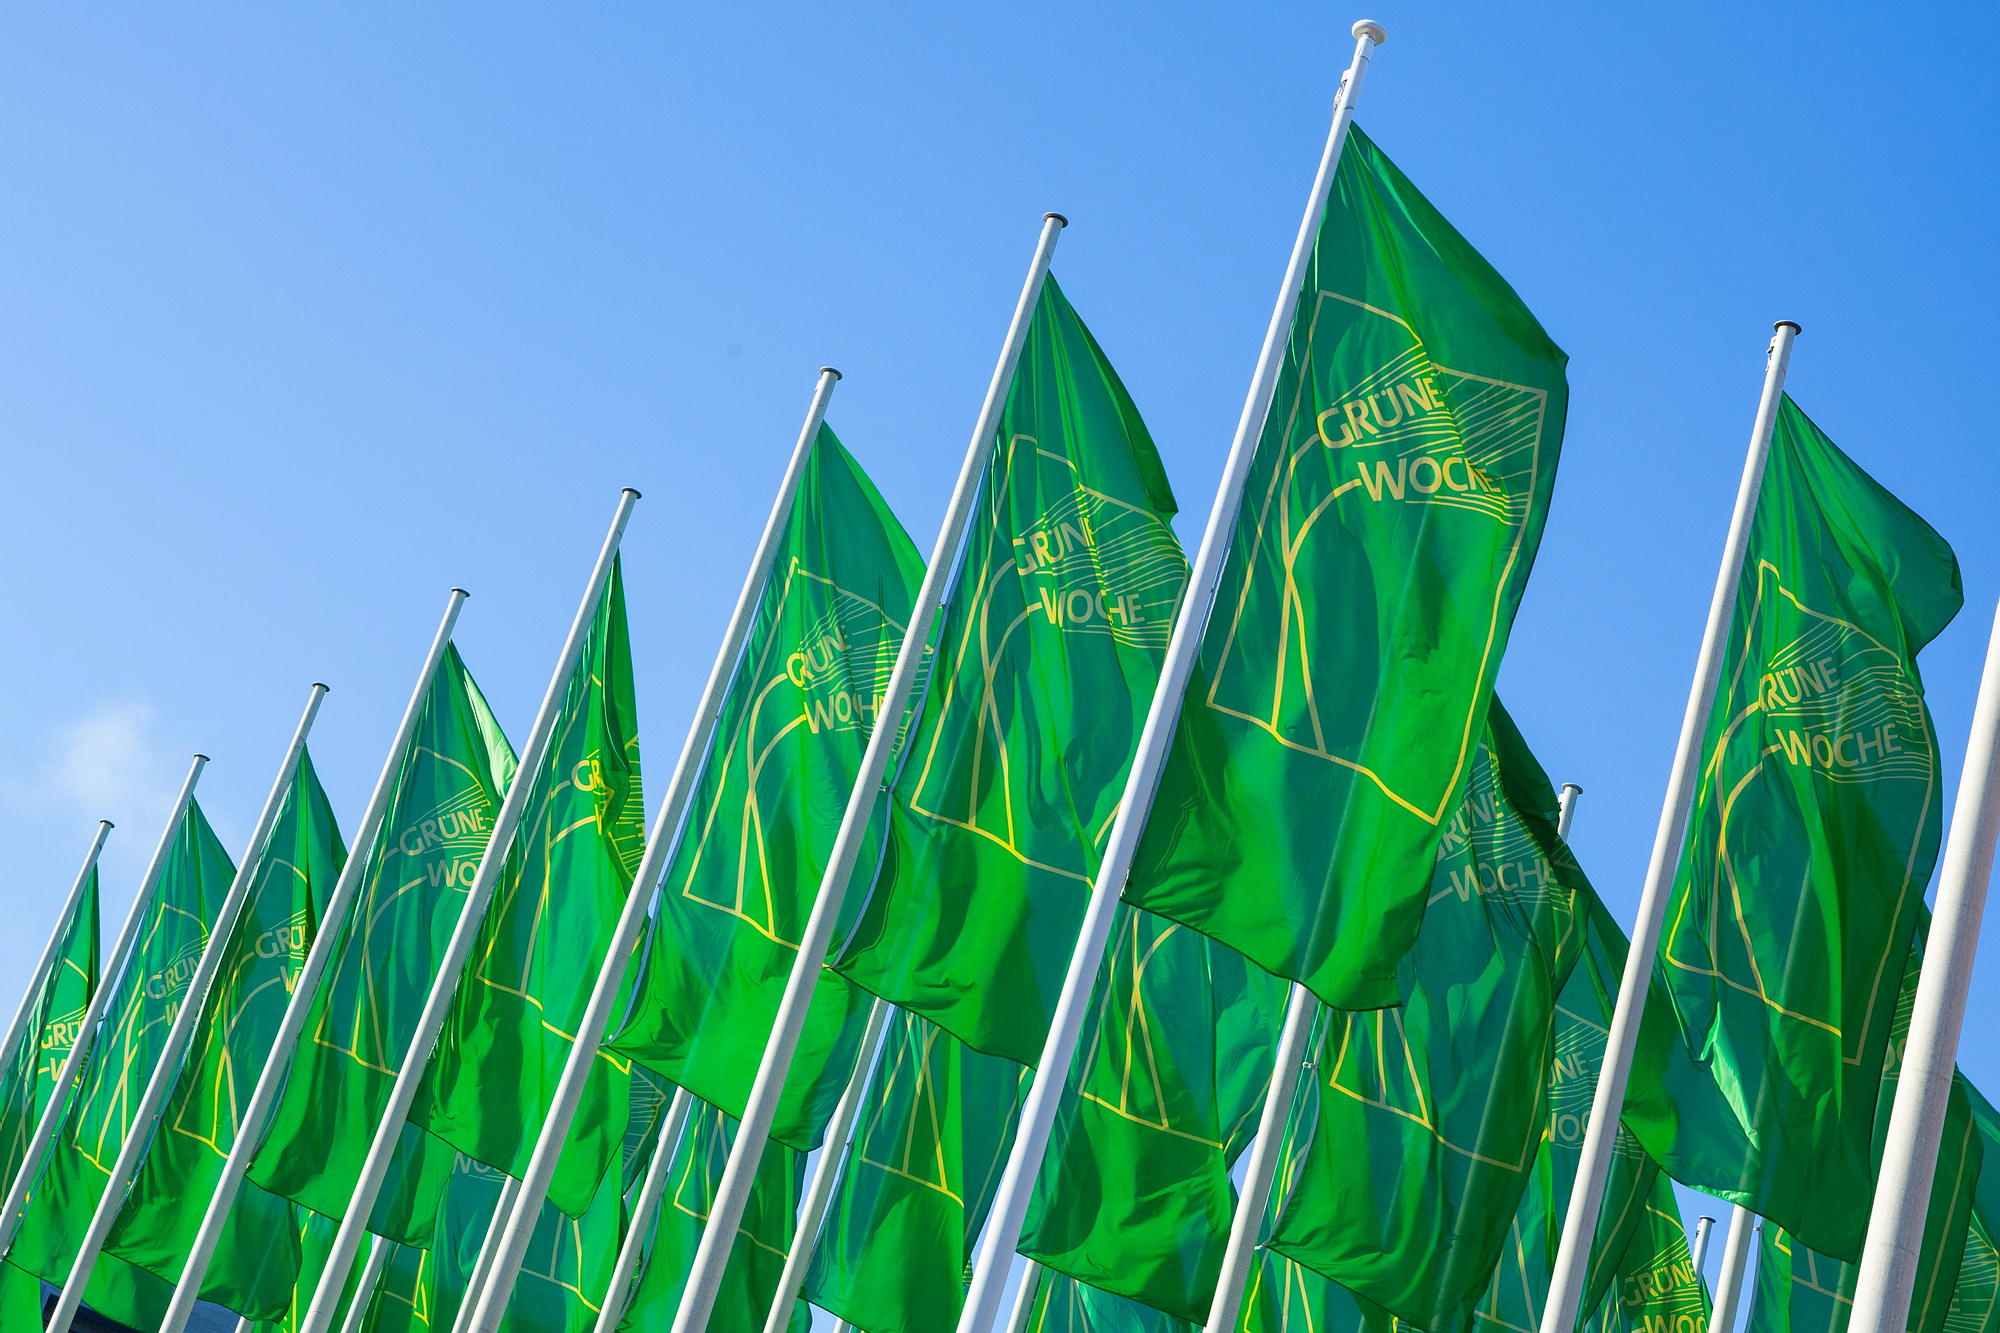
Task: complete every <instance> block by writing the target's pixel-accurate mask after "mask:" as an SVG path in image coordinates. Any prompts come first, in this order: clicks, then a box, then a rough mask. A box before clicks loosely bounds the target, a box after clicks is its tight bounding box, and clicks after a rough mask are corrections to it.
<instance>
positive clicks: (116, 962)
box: [0, 754, 208, 1255]
mask: <svg viewBox="0 0 2000 1333" xmlns="http://www.w3.org/2000/svg"><path fill="white" fill-rule="evenodd" d="M207 766H208V756H207V755H205V754H198V755H196V756H195V757H194V762H192V763H191V764H189V765H188V771H187V777H186V778H184V779H182V781H181V791H180V795H178V796H176V797H175V798H174V809H173V813H172V814H171V815H169V816H167V826H166V827H165V828H164V829H162V830H160V843H159V846H157V847H155V848H154V849H153V859H152V862H151V863H150V864H148V865H147V867H146V877H145V878H144V879H142V880H140V881H139V892H138V895H137V896H136V897H134V898H133V899H132V907H131V910H129V911H128V912H126V913H125V924H124V925H123V926H122V927H120V928H119V931H118V942H117V943H116V944H113V945H112V946H111V958H110V960H109V961H110V966H109V967H108V968H107V969H106V971H105V974H104V975H105V981H107V982H109V983H110V984H109V985H106V984H103V983H100V984H99V985H98V987H97V991H96V993H95V994H93V995H92V996H91V997H90V1003H89V1004H88V1005H86V1006H85V1007H84V1011H83V1022H82V1023H81V1024H79V1025H78V1027H77V1032H76V1041H75V1042H74V1043H72V1044H71V1046H70V1048H69V1058H68V1059H66V1060H64V1061H63V1064H62V1069H61V1070H60V1071H58V1072H57V1074H56V1090H55V1093H54V1094H53V1095H52V1096H51V1097H50V1098H49V1104H48V1107H47V1108H46V1109H45V1110H43V1112H42V1118H41V1119H40V1120H39V1121H38V1122H36V1124H35V1136H34V1137H33V1138H32V1139H29V1140H28V1151H27V1153H26V1155H24V1156H23V1157H22V1158H21V1169H20V1171H19V1173H17V1174H16V1175H15V1177H14V1184H13V1186H12V1188H10V1189H9V1190H8V1191H7V1201H6V1203H5V1204H4V1205H0V1255H5V1254H6V1253H7V1251H8V1249H9V1248H11V1247H12V1246H13V1244H14V1233H15V1232H16V1231H18V1230H19V1229H20V1226H21V1215H22V1213H23V1212H24V1211H25V1209H26V1206H27V1202H28V1190H29V1187H30V1186H32V1185H33V1184H34V1183H35V1181H36V1179H37V1178H39V1177H40V1175H41V1173H42V1159H43V1157H45V1156H46V1155H47V1153H48V1150H49V1145H50V1144H52V1143H53V1142H55V1137H56V1134H57V1132H58V1131H60V1130H61V1129H62V1124H63V1121H64V1120H65V1119H66V1118H67V1116H68V1113H69V1105H68V1102H69V1094H70V1093H71V1092H73V1091H75V1089H76V1085H77V1080H78V1078H79V1077H80V1076H81V1075H82V1073H83V1063H84V1061H85V1060H87V1059H89V1058H90V1048H91V1046H92V1045H94V1044H95V1042H96V1040H97V1023H98V1020H99V1019H101V1018H103V1017H104V1006H105V1005H106V1004H108V1003H109V1002H110V1000H111V993H112V992H113V991H114V990H116V989H118V985H117V979H118V977H119V974H120V973H122V972H123V971H124V970H125V962H126V959H127V958H128V957H129V955H130V954H131V952H132V946H133V944H134V943H135V942H136V941H137V939H138V936H139V927H140V925H141V924H142V923H143V922H144V921H145V919H146V905H147V903H149V902H150V901H151V900H152V897H153V890H154V889H155V888H157V887H159V883H160V875H161V873H162V872H163V871H165V869H166V866H167V852H168V850H169V849H170V848H171V847H172V846H173V845H174V838H175V837H176V836H177V835H178V834H179V833H180V831H181V820H182V819H184V818H186V816H187V808H188V802H189V801H191V800H193V799H194V784H195V783H197V782H199V781H200V780H201V770H202V769H204V768H206V767H207Z"/></svg>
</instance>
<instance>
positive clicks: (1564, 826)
mask: <svg viewBox="0 0 2000 1333" xmlns="http://www.w3.org/2000/svg"><path fill="white" fill-rule="evenodd" d="M1581 795H1583V788H1581V787H1579V786H1577V785H1576V784H1575V783H1574V782H1565V783H1563V789H1562V793H1561V794H1560V795H1559V796H1557V797H1556V810H1557V814H1556V836H1557V837H1558V838H1561V839H1562V840H1563V841H1564V842H1568V841H1569V826H1570V821H1571V820H1573V819H1575V818H1576V798H1577V797H1579V796H1581Z"/></svg>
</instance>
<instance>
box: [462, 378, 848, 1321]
mask: <svg viewBox="0 0 2000 1333" xmlns="http://www.w3.org/2000/svg"><path fill="white" fill-rule="evenodd" d="M839 380H840V372H839V371H837V370H835V369H834V368H833V367H832V366H821V367H820V369H819V383H818V385H817V386H815V388H814V389H813V396H812V405H811V407H809V408H808V409H807V410H806V421H805V425H804V426H803V427H801V428H800V430H799V438H798V443H796V444H795V445H793V446H792V457H791V462H790V463H789V464H787V465H786V468H785V476H784V480H783V481H781V482H780V483H779V485H778V497H777V499H776V500H774V501H773V502H772V504H771V513H770V516H769V517H768V518H766V519H765V520H764V533H763V536H762V537H760V538H759V539H758V541H757V550H756V554H755V555H753V556H752V557H751V559H750V572H749V573H748V574H746V575H745V576H744V579H743V588H742V590H741V591H740V592H738V593H737V595H736V609H735V610H734V611H733V612H731V613H730V617H729V627H728V628H727V629H725V630H724V631H723V634H722V646H721V647H720V648H718V649H717V650H716V654H715V663H714V665H713V666H711V667H710V668H709V672H708V684H707V685H706V686H705V687H704V688H703V689H702V694H701V702H700V703H699V704H697V705H696V706H695V711H694V725H693V726H692V727H690V728H689V729H688V734H687V740H686V741H685V742H684V743H683V744H682V746H681V756H680V759H679V760H678V761H677V762H676V763H675V765H674V776H673V778H672V779H671V780H670V781H669V782H668V784H667V797H666V800H665V801H663V802H662V803H661V805H660V813H659V816H658V817H657V818H656V819H654V821H653V832H652V836H651V837H649V838H648V839H647V840H646V852H645V855H644V856H643V857H642V858H641V859H640V862H639V870H638V873H637V874H635V875H634V876H633V877H632V890H631V892H630V893H629V894H627V895H626V898H625V908H624V911H623V912H621V913H620V914H619V917H618V925H617V927H616V929H614V930H613V932H612V936H611V945H610V947H609V948H608V949H607V950H606V951H605V954H604V963H603V965H602V966H601V967H600V968H599V969H598V973H597V982H596V985H595V986H594V987H593V988H592V990H591V992H590V1003H589V1004H588V1005H587V1006H586V1007H585V1009H584V1011H583V1019H582V1021H581V1022H580V1023H579V1024H578V1025H577V1034H576V1039H575V1041H574V1042H572V1043H571V1045H570V1051H569V1059H568V1061H567V1063H565V1064H564V1065H563V1072H562V1078H561V1079H560V1080H559V1081H558V1082H557V1083H556V1093H555V1098H554V1100H553V1101H552V1103H551V1104H550V1107H549V1113H548V1116H547V1117H546V1118H545V1119H544V1120H543V1121H542V1128H541V1133H540V1135H539V1136H538V1137H537V1138H536V1140H535V1151H534V1153H533V1155H532V1156H530V1157H529V1159H528V1169H527V1170H526V1171H525V1172H523V1173H522V1176H521V1190H520V1194H519V1197H518V1198H517V1199H516V1200H515V1202H514V1208H513V1211H512V1212H511V1213H509V1214H508V1215H507V1216H506V1217H505V1218H504V1219H502V1221H501V1222H500V1223H499V1224H498V1227H499V1235H500V1248H499V1249H498V1250H497V1251H496V1252H495V1258H494V1262H493V1266H492V1269H491V1270H490V1271H489V1272H488V1273H486V1274H485V1275H484V1278H483V1280H482V1281H479V1282H475V1283H473V1284H472V1285H471V1286H469V1287H467V1288H466V1297H465V1303H466V1306H467V1308H468V1309H471V1310H472V1311H474V1313H473V1316H472V1319H471V1322H469V1323H468V1324H466V1325H465V1328H464V1330H463V1333H493V1331H494V1330H496V1329H498V1328H499V1327H500V1319H501V1316H502V1315H504V1314H505V1313H506V1310H507V1302H508V1300H509V1299H510V1298H511V1297H512V1296H513V1294H514V1282H515V1280H516V1279H517V1278H518V1277H519V1276H520V1273H521V1263H522V1261H523V1260H524V1259H525V1258H527V1254H528V1242H529V1240H531V1239H532V1238H533V1236H534V1234H535V1220H536V1219H537V1218H539V1217H540V1216H541V1214H542V1201H543V1200H544V1199H546V1198H548V1194H549V1183H550V1182H551V1181H553V1180H554V1179H555V1173H556V1165H557V1162H558V1161H559V1160H560V1159H561V1157H562V1150H563V1145H564V1144H565V1143H566V1142H567V1141H568V1139H569V1128H570V1124H571V1122H572V1121H574V1120H575V1119H576V1108H577V1106H578V1104H579V1103H580V1102H581V1101H582V1100H583V1094H584V1090H585V1088H586V1087H587V1086H588V1083H589V1078H590V1067H591V1064H592V1062H593V1061H595V1060H596V1059H597V1052H598V1049H599V1048H600V1047H601V1046H602V1045H603V1044H604V1037H605V1028H606V1027H607V1026H608V1025H609V1024H610V1022H611V1007H612V1005H613V1004H615V1003H616V1002H617V998H618V988H619V986H620V985H621V984H623V982H624V979H625V968H626V963H627V962H628V961H629V960H630V958H631V955H632V950H633V948H634V947H636V946H637V944H638V942H639V932H640V931H641V930H643V929H645V926H646V913H647V909H648V908H649V907H650V905H651V903H652V899H653V890H654V888H655V887H656V886H657V885H658V883H659V880H660V878H661V876H663V875H665V874H666V872H667V867H668V865H669V864H670V863H671V861H670V858H671V856H672V854H673V852H674V850H675V848H676V846H677V845H678V844H679V841H680V837H679V834H680V828H681V819H682V816H683V815H685V814H686V812H687V806H688V801H689V800H691V799H692V798H693V796H694V788H695V783H696V782H697V781H698V780H699V778H700V776H701V772H702V769H703V767H704V766H705V764H706V761H707V758H708V751H709V744H710V742H711V741H712V740H713V739H714V737H715V726H716V719H717V718H718V717H719V716H720V715H721V712H722V705H723V703H724V701H725V700H726V699H727V698H728V696H729V686H730V683H731V682H732V681H733V680H734V679H735V677H736V665H737V660H738V659H739V658H740V657H742V655H743V644H744V641H745V640H746V639H748V638H749V637H750V628H751V625H752V623H753V622H754V621H755V620H756V618H757V606H758V603H759V602H760V601H761V600H762V598H763V594H764V585H765V583H766V582H767V581H768V580H769V579H770V576H771V566H772V565H773V564H774V563H776V561H777V558H778V547H779V545H780V544H781V543H782V542H783V541H784V537H785V525H786V524H787V522H789V521H790V519H791V516H792V503H793V501H794V500H796V499H797V498H798V493H799V485H800V483H801V481H802V480H803V479H804V477H805V472H806V464H807V463H808V462H809V461H810V460H811V458H812V451H813V444H814V442H815V441H816V440H817V439H818V438H819V428H820V425H821V424H822V423H823V422H824V421H825V420H826V405H827V400H828V399H830V398H832V397H833V386H834V385H835V384H836V383H838V382H839Z"/></svg>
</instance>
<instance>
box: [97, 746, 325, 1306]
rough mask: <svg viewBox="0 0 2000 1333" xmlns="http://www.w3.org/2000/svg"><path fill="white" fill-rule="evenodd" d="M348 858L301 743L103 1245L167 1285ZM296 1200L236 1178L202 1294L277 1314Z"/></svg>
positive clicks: (182, 1259) (289, 1260)
mask: <svg viewBox="0 0 2000 1333" xmlns="http://www.w3.org/2000/svg"><path fill="white" fill-rule="evenodd" d="M346 860H347V849H346V847H345V845H344V844H343V843H342V842H341V840H340V829H339V826H338V824H337V823H336V821H335V819H334V814H333V806H332V804H331V803H330V802H329V801H328V800H327V796H326V791H325V789H324V788H322V787H321V786H320V782H319V775H318V773H316V772H315V771H314V769H313V763H312V756H311V754H310V753H307V752H303V751H302V752H301V753H300V755H299V765H298V770H297V772H296V773H295V774H294V775H293V777H292V781H291V784H290V786H289V787H288V789H287V790H286V792H285V796H284V801H283V804H282V805H281V806H280V808H279V811H278V818H277V822H276V823H275V824H274V825H273V826H272V829H271V837H270V841H269V842H268V843H266V844H265V847H264V851H263V854H262V856H261V857H259V859H258V864H257V870H256V877H255V878H254V879H253V880H252V882H251V886H250V892H249V896H248V897H247V898H246V899H245V901H244V904H243V911H242V914H241V915H240V916H238V917H237V920H236V926H235V929H234V931H233V932H232V933H231V935H230V938H229V942H228V944H227V946H226V952H225V953H224V954H223V955H222V958H221V962H220V966H219V967H218V968H217V970H216V974H215V981H214V984H213V985H212V986H211V987H210V989H209V995H208V1000H207V1003H206V1005H205V1006H204V1010H203V1013H202V1016H201V1018H200V1020H199V1021H198V1023H197V1024H196V1026H195V1029H194V1032H193V1034H192V1036H191V1038H190V1040H189V1044H188V1058H187V1062H186V1063H185V1064H184V1065H183V1066H182V1068H181V1073H180V1078H179V1079H178V1080H177V1081H176V1082H175V1084H174V1088H173V1091H172V1093H171V1094H170V1095H169V1096H168V1098H167V1102H166V1106H165V1108H164V1110H163V1112H162V1114H161V1116H160V1122H159V1124H160V1128H159V1131H158V1132H157V1133H156V1134H155V1135H154V1138H153V1145H152V1147H151V1148H150V1149H148V1150H147V1153H146V1158H145V1161H144V1162H143V1163H142V1165H141V1166H140V1168H139V1171H138V1173H137V1175H136V1176H135V1177H134V1178H133V1182H132V1189H131V1192H130V1193H129V1194H128V1195H127V1196H126V1199H125V1205H124V1207H123V1209H122V1210H121V1211H120V1212H119V1214H118V1221H117V1224H116V1225H115V1226H114V1227H113V1228H112V1230H111V1234H110V1236H109V1237H108V1238H107V1240H106V1242H105V1246H104V1249H105V1253H107V1254H115V1255H117V1256H118V1257H119V1258H121V1259H124V1260H125V1261H127V1262H128V1263H131V1264H135V1265H137V1266H138V1267H140V1268H143V1269H145V1270H147V1271H148V1272H150V1273H152V1274H153V1275H154V1276H155V1277H158V1278H160V1279H162V1280H163V1281H166V1282H168V1283H173V1282H177V1281H179V1280H180V1276H181V1270H182V1268H183V1267H184V1266H185V1265H186V1263H187V1257H188V1254H189V1253H190V1252H191V1251H192V1250H193V1248H194V1242H195V1236H196V1234H197V1233H198V1232H199V1231H200V1230H201V1224H202V1221H203V1217H204V1214H205V1213H206V1211H207V1204H208V1200H209V1199H210V1198H211V1197H213V1195H214V1193H215V1187H216V1185H217V1183H218V1182H219V1181H220V1180H221V1178H222V1168H223V1165H224V1163H225V1162H226V1161H227V1160H228V1157H229V1153H230V1150H231V1149H232V1148H234V1146H235V1144H236V1135H237V1131H238V1128H239V1125H238V1119H237V1117H238V1115H239V1114H240V1108H242V1107H244V1106H246V1105H247V1104H248V1103H249V1101H250V1095H251V1093H252V1091H253V1090H254V1089H255V1088H256V1086H257V1080H258V1077H259V1076H260V1075H261V1074H262V1073H263V1070H264V1059H265V1057H266V1056H267V1055H268V1054H269V1053H270V1050H271V1043H272V1042H273V1041H274V1040H275V1039H276V1037H277V1034H278V1025H279V1024H280V1023H281V1022H283V1021H284V1017H285V1007H286V1005H287V1004H288V1003H289V1002H290V1000H291V992H292V987H293V985H294V983H295V982H296V981H297V979H298V975H299V970H300V969H301V968H302V967H304V966H305V958H306V953H307V951H308V950H310V949H311V948H312V943H313V938H314V936H315V935H316V934H317V932H318V928H319V920H320V913H321V911H322V910H323V909H324V908H325V906H326V900H327V898H328V896H329V895H330V894H331V893H332V892H333V885H334V881H335V880H337V879H338V878H339V877H340V868H341V866H342V865H343V864H344V863H345V862H346ZM296 1209H297V1205H296V1204H293V1203H292V1202H291V1201H290V1200H287V1199H280V1198H278V1197H277V1196H275V1195H271V1194H267V1193H265V1192H264V1191H263V1190H261V1189H259V1188H257V1187H256V1186H255V1185H249V1184H246V1185H245V1186H244V1188H243V1189H242V1191H241V1192H240V1193H239V1194H238V1196H237V1201H236V1204H235V1206H234V1208H233V1209H232V1210H231V1214H230V1222H229V1226H228V1230H227V1231H226V1232H225V1234H224V1237H223V1239H222V1241H221V1243H220V1244H218V1246H217V1247H216V1252H215V1257H214V1259H213V1261H212V1262H211V1263H210V1264H209V1269H208V1275H207V1278H206V1280H205V1281H204V1282H203V1283H202V1294H203V1298H204V1299H207V1300H211V1301H215V1302H217V1303H219V1304H222V1305H226V1306H228V1307H229V1308H230V1309H232V1310H235V1311H236V1312H237V1313H238V1314H241V1315H246V1316H249V1317H252V1318H256V1319H274V1318H278V1317H279V1316H281V1315H282V1314H283V1312H284V1311H285V1310H286V1308H287V1307H288V1306H289V1305H290V1303H291V1299H292V1288H293V1285H294V1283H295V1280H296V1277H295V1275H296V1272H297V1269H298V1267H299V1264H300V1262H301V1260H300V1256H299V1252H298V1250H297V1247H296V1241H297V1237H298V1236H299V1234H300V1232H301V1230H302V1221H303V1219H301V1218H298V1217H296V1216H295V1215H294V1214H295V1211H296Z"/></svg>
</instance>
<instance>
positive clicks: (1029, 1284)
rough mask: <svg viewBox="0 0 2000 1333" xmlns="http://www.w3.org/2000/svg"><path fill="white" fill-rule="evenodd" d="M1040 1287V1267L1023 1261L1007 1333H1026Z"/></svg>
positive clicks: (1008, 1314) (1008, 1318) (1031, 1261)
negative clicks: (1019, 1282)
mask: <svg viewBox="0 0 2000 1333" xmlns="http://www.w3.org/2000/svg"><path fill="white" fill-rule="evenodd" d="M1232 1239H1234V1237H1232ZM1041 1285H1042V1266H1041V1265H1040V1264H1038V1263H1036V1262H1035V1261H1034V1260H1033V1259H1027V1260H1025V1261H1024V1263H1023V1265H1022V1267H1021V1284H1020V1285H1019V1286H1017V1287H1015V1288H1014V1308H1013V1309H1011V1310H1009V1311H1008V1312H1007V1333H1027V1328H1028V1317H1029V1316H1030V1315H1032V1314H1033V1313H1034V1312H1035V1296H1036V1294H1037V1289H1038V1288H1040V1287H1041Z"/></svg>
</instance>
